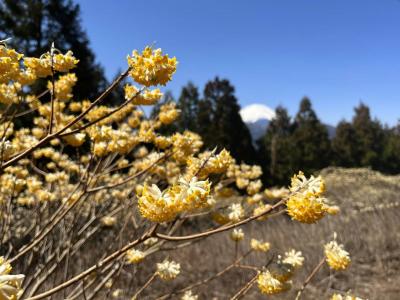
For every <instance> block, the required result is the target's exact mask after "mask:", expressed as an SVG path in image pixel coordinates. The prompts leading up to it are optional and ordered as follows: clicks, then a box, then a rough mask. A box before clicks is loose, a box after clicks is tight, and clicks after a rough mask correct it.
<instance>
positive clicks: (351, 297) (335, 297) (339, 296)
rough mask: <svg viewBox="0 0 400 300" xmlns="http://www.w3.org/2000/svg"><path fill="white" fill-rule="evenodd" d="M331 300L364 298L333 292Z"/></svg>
mask: <svg viewBox="0 0 400 300" xmlns="http://www.w3.org/2000/svg"><path fill="white" fill-rule="evenodd" d="M331 300H363V299H361V298H359V297H356V296H353V295H345V296H342V295H340V294H333V295H332V297H331Z"/></svg>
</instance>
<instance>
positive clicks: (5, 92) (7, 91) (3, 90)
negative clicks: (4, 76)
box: [0, 83, 21, 105]
mask: <svg viewBox="0 0 400 300" xmlns="http://www.w3.org/2000/svg"><path fill="white" fill-rule="evenodd" d="M20 91H21V84H19V83H10V84H6V83H2V84H0V103H3V104H6V105H9V104H13V103H18V102H20V101H19V96H18V93H19V92H20Z"/></svg>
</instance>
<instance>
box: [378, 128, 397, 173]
mask: <svg viewBox="0 0 400 300" xmlns="http://www.w3.org/2000/svg"><path fill="white" fill-rule="evenodd" d="M382 161H383V163H382V168H383V171H384V172H385V173H390V174H398V173H400V122H399V123H398V124H397V126H395V127H394V128H390V129H386V130H385V144H384V150H383V155H382Z"/></svg>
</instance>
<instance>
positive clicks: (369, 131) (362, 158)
mask: <svg viewBox="0 0 400 300" xmlns="http://www.w3.org/2000/svg"><path fill="white" fill-rule="evenodd" d="M352 125H353V128H354V131H355V135H356V144H357V149H356V162H357V165H358V166H362V167H371V168H373V169H376V170H380V168H381V154H382V152H383V148H384V147H383V144H384V134H383V128H382V125H381V124H380V122H379V121H378V120H372V118H371V114H370V110H369V107H368V106H366V105H365V104H363V103H360V105H359V106H358V107H356V108H355V116H354V118H353V122H352Z"/></svg>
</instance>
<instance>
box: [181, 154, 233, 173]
mask: <svg viewBox="0 0 400 300" xmlns="http://www.w3.org/2000/svg"><path fill="white" fill-rule="evenodd" d="M234 163H235V160H234V158H233V157H232V156H231V154H230V153H229V151H227V150H226V149H223V150H222V151H221V152H220V153H218V154H217V155H213V154H212V153H211V152H209V151H205V152H203V153H201V154H200V155H199V157H194V156H190V157H189V158H188V159H187V165H188V173H189V174H196V173H198V174H197V176H198V177H199V178H206V177H208V176H209V175H210V174H221V173H224V172H226V171H227V170H228V168H229V167H230V166H232V165H233V164H234Z"/></svg>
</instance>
